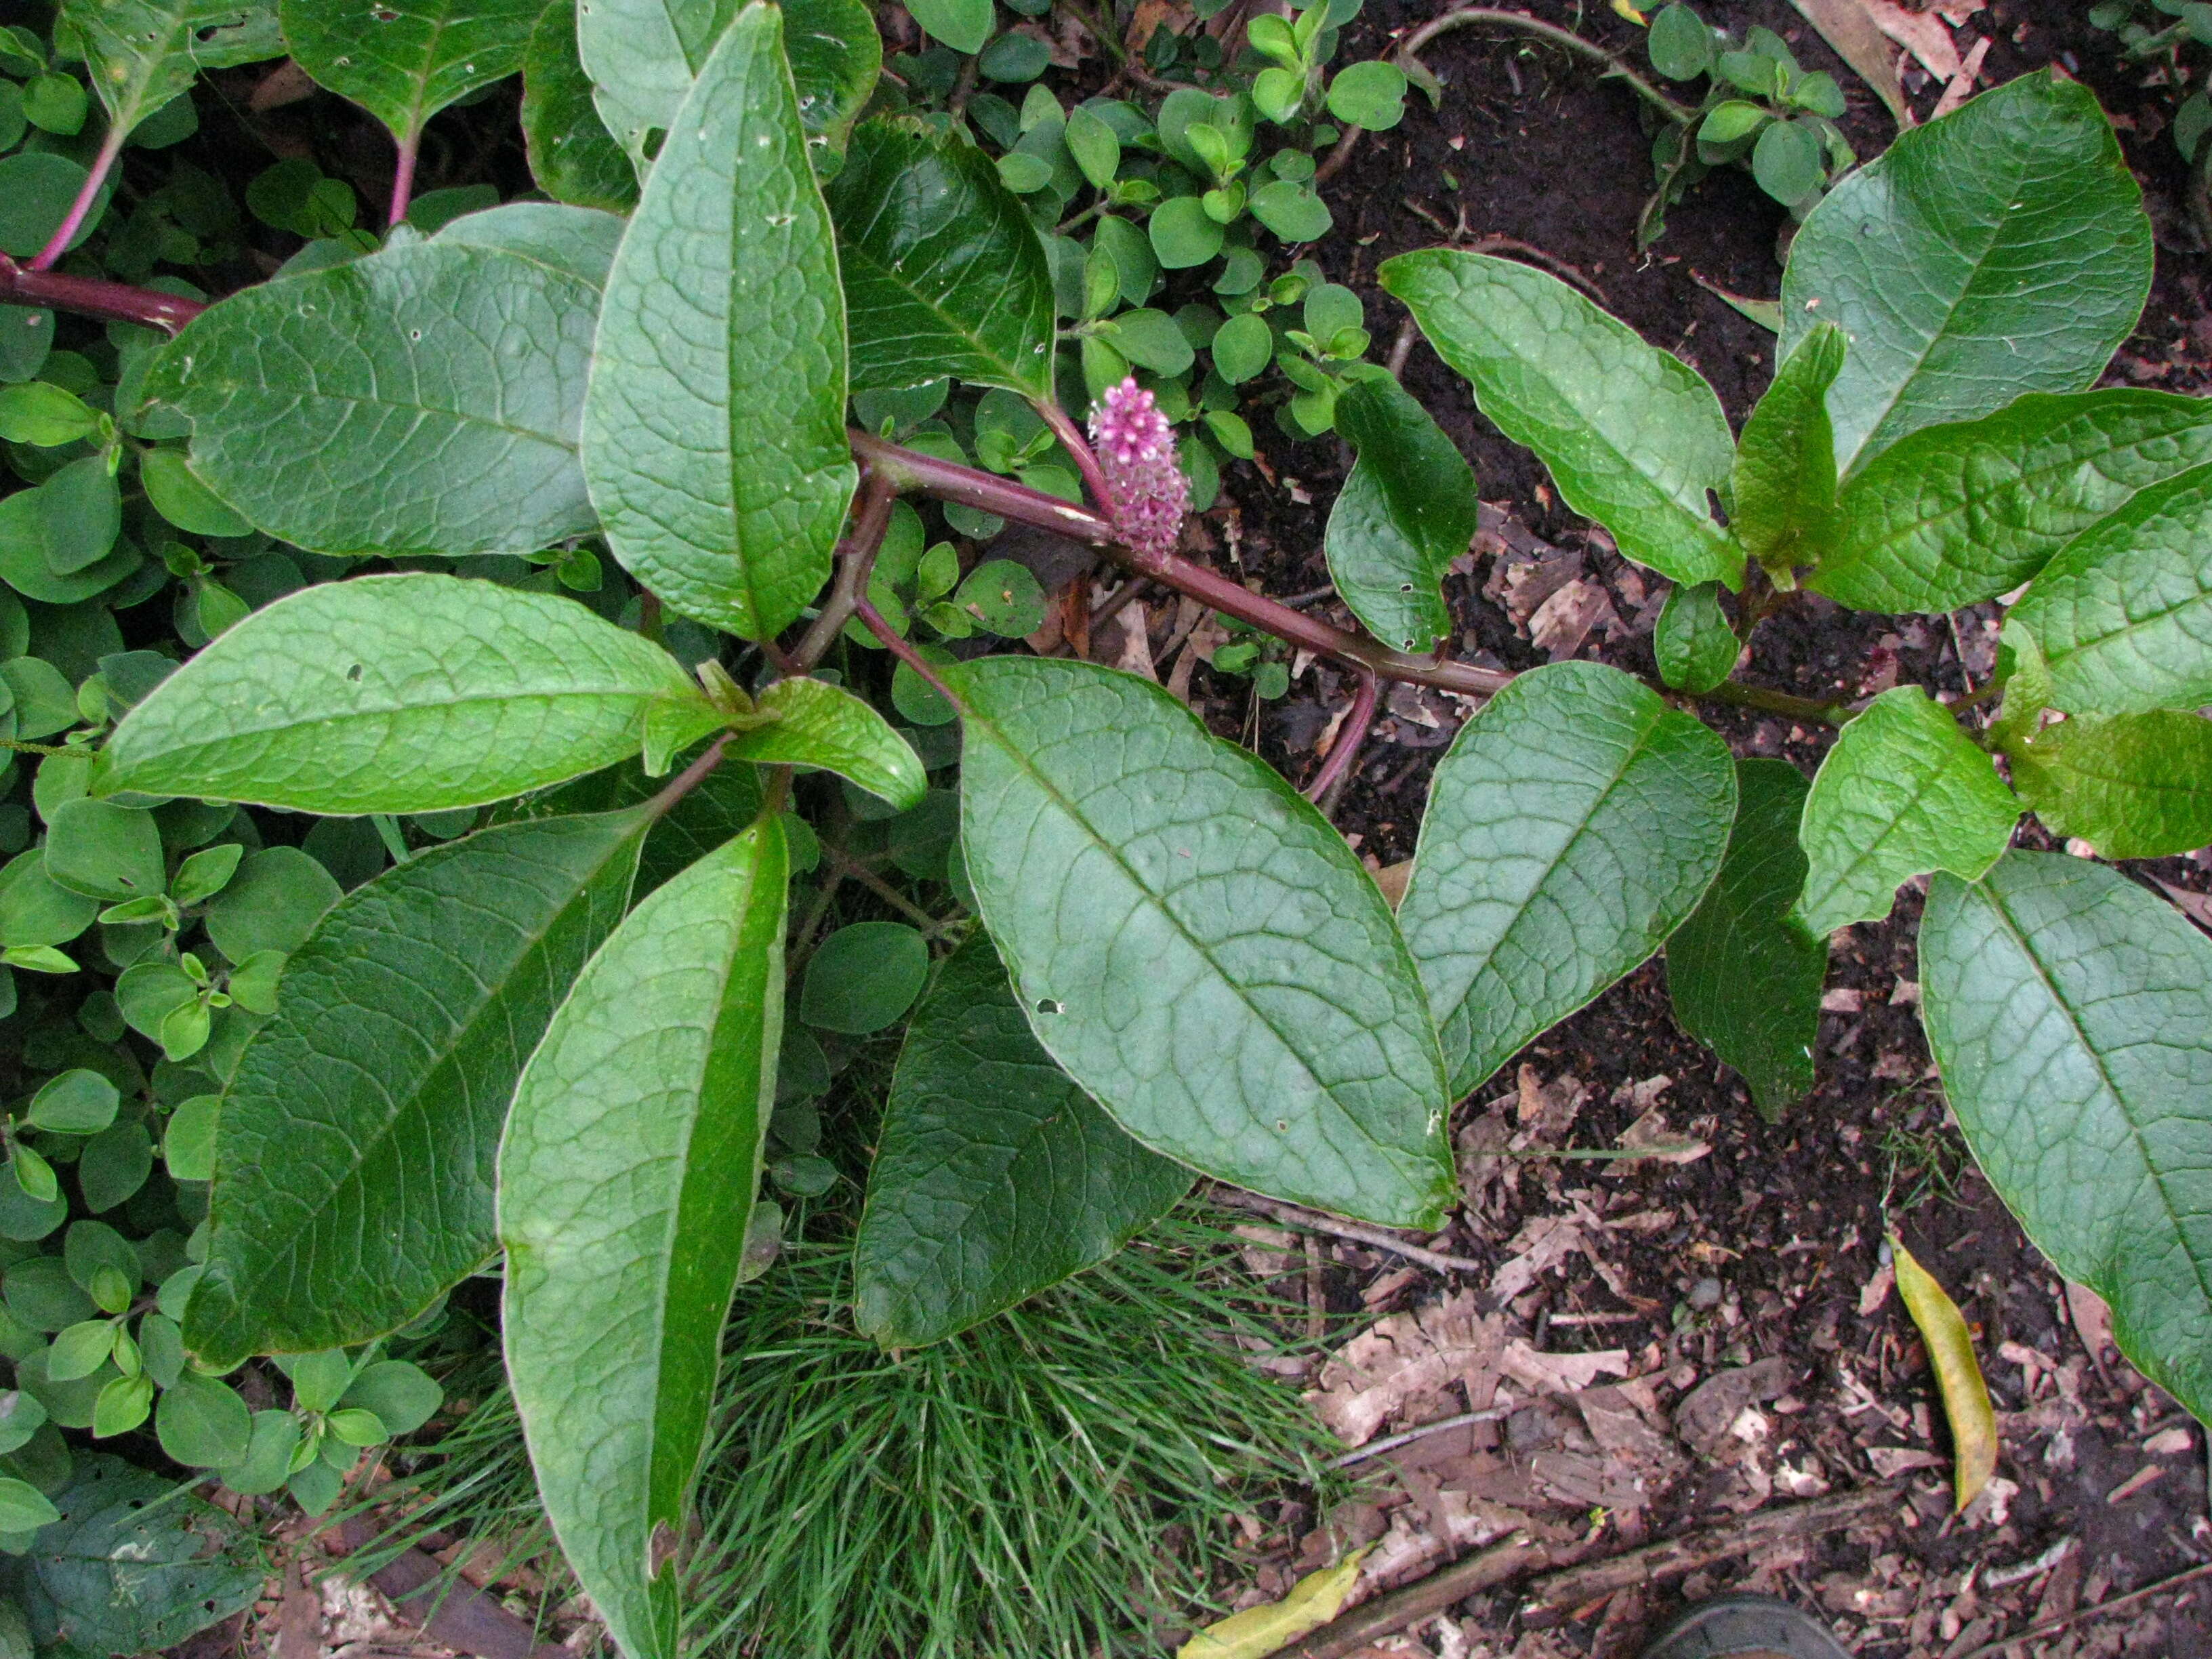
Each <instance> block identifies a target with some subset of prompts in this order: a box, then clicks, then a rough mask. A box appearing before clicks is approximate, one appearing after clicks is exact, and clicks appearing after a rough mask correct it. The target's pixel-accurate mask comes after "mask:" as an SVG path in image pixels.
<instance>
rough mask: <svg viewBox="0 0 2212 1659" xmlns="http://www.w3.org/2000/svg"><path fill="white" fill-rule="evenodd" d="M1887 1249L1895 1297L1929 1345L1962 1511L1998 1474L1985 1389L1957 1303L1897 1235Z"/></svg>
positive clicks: (1991, 1413)
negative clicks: (1891, 1260) (1901, 1300)
mask: <svg viewBox="0 0 2212 1659" xmlns="http://www.w3.org/2000/svg"><path fill="white" fill-rule="evenodd" d="M1889 1248H1890V1251H1891V1254H1892V1255H1894V1256H1895V1258H1896V1261H1897V1290H1898V1294H1899V1296H1901V1297H1904V1298H1905V1310H1906V1311H1907V1312H1908V1313H1910V1314H1911V1316H1912V1322H1913V1323H1914V1324H1915V1325H1917V1326H1918V1327H1919V1328H1920V1340H1922V1341H1923V1342H1924V1343H1926V1344H1927V1346H1928V1358H1929V1361H1930V1362H1931V1363H1932V1364H1934V1365H1935V1367H1936V1388H1937V1389H1939V1390H1940V1391H1941V1392H1942V1395H1943V1415H1944V1416H1946V1417H1948V1419H1950V1420H1951V1446H1952V1468H1951V1477H1952V1488H1953V1490H1954V1492H1957V1493H1958V1504H1957V1508H1958V1509H1961V1510H1963V1509H1965V1508H1966V1505H1967V1504H1971V1503H1972V1502H1973V1501H1974V1494H1975V1493H1977V1492H1980V1491H1981V1489H1982V1488H1983V1487H1984V1486H1986V1485H1988V1484H1989V1479H1990V1475H1992V1474H1995V1473H1996V1467H1997V1417H1996V1412H1995V1411H1994V1410H1992V1409H1991V1408H1990V1390H1989V1385H1988V1384H1987V1383H1984V1382H1983V1381H1982V1368H1981V1364H1980V1362H1978V1360H1977V1359H1976V1358H1974V1338H1973V1334H1972V1332H1970V1331H1969V1330H1967V1328H1966V1316H1965V1315H1963V1314H1961V1313H1960V1311H1959V1304H1957V1303H1955V1302H1954V1301H1952V1300H1951V1298H1950V1297H1948V1295H1946V1294H1945V1293H1944V1290H1943V1287H1942V1285H1938V1284H1937V1283H1936V1280H1935V1279H1934V1278H1933V1277H1932V1276H1931V1275H1930V1274H1929V1272H1928V1270H1927V1269H1926V1268H1925V1267H1922V1266H1921V1265H1920V1264H1919V1263H1918V1262H1917V1261H1914V1260H1913V1259H1912V1252H1911V1251H1910V1250H1908V1249H1905V1245H1904V1243H1902V1242H1901V1241H1900V1240H1899V1238H1898V1237H1897V1235H1896V1234H1895V1233H1892V1234H1891V1235H1890V1236H1889Z"/></svg>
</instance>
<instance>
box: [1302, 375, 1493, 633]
mask: <svg viewBox="0 0 2212 1659" xmlns="http://www.w3.org/2000/svg"><path fill="white" fill-rule="evenodd" d="M1336 429H1337V430H1338V431H1339V432H1340V433H1341V434H1342V435H1344V437H1345V438H1346V440H1347V441H1349V442H1350V443H1351V445H1352V447H1353V448H1354V449H1355V450H1357V451H1358V453H1359V459H1358V462H1357V463H1356V464H1355V465H1353V467H1352V476H1351V477H1348V478H1346V480H1345V481H1344V489H1343V490H1342V492H1341V493H1340V494H1339V495H1338V496H1337V498H1336V505H1335V506H1334V507H1331V508H1330V509H1329V514H1328V534H1327V536H1326V538H1325V540H1324V547H1325V549H1326V550H1327V553H1328V574H1329V575H1330V576H1331V577H1332V578H1333V579H1334V581H1335V583H1336V591H1337V595H1338V597H1339V598H1340V599H1343V601H1344V602H1345V604H1346V605H1349V606H1351V607H1352V615H1353V616H1355V617H1358V618H1359V620H1360V622H1361V623H1362V624H1363V625H1364V627H1365V628H1366V629H1367V631H1368V632H1369V633H1370V634H1372V635H1375V637H1376V639H1378V640H1381V641H1383V643H1384V644H1386V645H1389V646H1392V647H1395V648H1397V649H1398V650H1401V651H1426V650H1428V649H1429V648H1430V647H1432V646H1433V645H1435V644H1436V642H1437V641H1438V640H1440V639H1443V637H1444V636H1446V635H1449V633H1450V632H1451V613H1450V611H1447V610H1446V609H1445V608H1444V596H1443V578H1444V569H1445V567H1446V566H1448V565H1449V564H1450V563H1451V562H1452V561H1453V560H1454V559H1455V558H1457V557H1459V556H1460V555H1461V554H1462V553H1464V552H1466V551H1467V550H1468V543H1469V542H1471V541H1473V540H1474V532H1475V526H1476V520H1477V516H1478V513H1479V511H1480V507H1481V502H1480V499H1479V498H1478V497H1477V495H1475V489H1474V468H1473V467H1471V466H1469V465H1468V464H1467V459H1466V458H1465V457H1464V456H1462V454H1461V453H1459V451H1458V450H1456V449H1455V448H1454V447H1452V441H1451V440H1450V439H1449V438H1447V437H1445V436H1444V435H1443V432H1442V431H1440V430H1439V429H1438V428H1437V423H1436V422H1434V421H1432V420H1431V419H1430V418H1429V412H1428V410H1425V409H1423V408H1422V407H1421V405H1420V404H1419V403H1418V402H1416V401H1415V400H1414V398H1413V397H1412V396H1410V395H1409V394H1408V393H1407V391H1406V389H1405V388H1404V387H1403V386H1400V385H1399V384H1398V383H1397V381H1395V380H1391V379H1389V377H1388V376H1383V377H1378V378H1376V379H1371V380H1358V381H1355V382H1354V383H1353V385H1352V387H1351V389H1350V390H1349V391H1347V392H1344V393H1342V394H1341V395H1340V396H1339V397H1338V398H1337V400H1336Z"/></svg>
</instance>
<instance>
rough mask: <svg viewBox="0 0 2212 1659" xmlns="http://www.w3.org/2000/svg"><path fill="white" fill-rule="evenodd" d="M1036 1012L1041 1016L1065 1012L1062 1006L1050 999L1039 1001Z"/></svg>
mask: <svg viewBox="0 0 2212 1659" xmlns="http://www.w3.org/2000/svg"><path fill="white" fill-rule="evenodd" d="M1036 1011H1037V1012H1039V1013H1041V1014H1060V1013H1065V1012H1067V1010H1066V1007H1065V1006H1063V1005H1062V1004H1060V1003H1058V1002H1055V1001H1054V1000H1052V999H1051V998H1050V997H1046V998H1044V999H1043V1000H1042V1001H1040V1002H1039V1003H1038V1004H1037V1007H1036Z"/></svg>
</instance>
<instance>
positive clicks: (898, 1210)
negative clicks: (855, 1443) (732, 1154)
mask: <svg viewBox="0 0 2212 1659" xmlns="http://www.w3.org/2000/svg"><path fill="white" fill-rule="evenodd" d="M1190 1182H1191V1175H1190V1171H1189V1170H1187V1169H1185V1168H1184V1167H1183V1166H1182V1165H1181V1164H1174V1163H1170V1161H1169V1160H1168V1159H1166V1158H1161V1157H1159V1156H1158V1155H1157V1154H1155V1153H1152V1152H1146V1150H1145V1149H1144V1148H1143V1147H1142V1146H1139V1145H1138V1144H1137V1143H1136V1142H1135V1141H1133V1140H1132V1139H1130V1138H1129V1137H1128V1136H1127V1134H1124V1133H1122V1132H1121V1129H1120V1128H1118V1127H1115V1122H1114V1120H1113V1119H1112V1118H1110V1117H1109V1116H1108V1115H1106V1114H1105V1113H1104V1112H1103V1111H1101V1110H1100V1109H1098V1106H1097V1103H1095V1102H1093V1101H1092V1100H1091V1097H1089V1096H1088V1095H1086V1094H1085V1093H1084V1092H1083V1091H1082V1090H1080V1089H1079V1088H1077V1087H1076V1086H1075V1085H1074V1084H1073V1083H1072V1082H1070V1081H1069V1080H1068V1077H1067V1074H1066V1073H1065V1072H1063V1071H1061V1070H1060V1067H1059V1066H1055V1065H1054V1063H1053V1060H1052V1056H1051V1055H1049V1054H1046V1053H1045V1051H1044V1050H1043V1049H1042V1048H1039V1047H1038V1046H1037V1042H1036V1037H1035V1036H1032V1035H1031V1034H1030V1027H1029V1021H1028V1018H1027V1017H1026V1016H1025V1015H1024V1013H1023V1012H1022V1008H1021V1006H1020V1004H1018V1002H1017V1001H1016V1000H1015V999H1014V993H1013V987H1012V986H1011V985H1010V984H1009V983H1008V982H1007V980H1006V969H1005V968H1004V967H1003V966H1002V965H1001V964H1000V961H999V957H998V953H997V952H996V951H994V950H993V949H992V948H991V941H990V939H989V938H988V937H987V935H985V934H984V933H982V932H981V930H980V929H979V930H978V931H977V933H975V936H974V937H973V938H971V939H969V941H968V942H967V943H966V944H965V945H962V946H961V947H960V949H959V950H958V951H955V952H954V953H953V954H952V956H951V957H950V958H948V959H947V960H946V962H945V965H944V967H943V968H942V969H940V970H939V974H938V979H937V983H936V985H935V986H934V987H932V989H931V991H930V993H929V995H928V997H927V999H926V1000H924V1001H923V1003H922V1005H921V1008H920V1009H918V1010H917V1011H916V1012H915V1017H914V1019H913V1022H912V1023H911V1024H909V1025H908V1027H907V1035H906V1043H905V1046H904V1047H903V1048H901V1049H900V1050H899V1060H898V1068H897V1070H896V1072H894V1073H892V1076H891V1090H890V1103H889V1104H888V1105H887V1106H886V1107H885V1109H884V1120H883V1127H881V1128H880V1129H879V1130H878V1132H877V1138H876V1156H875V1160H874V1162H873V1163H872V1164H871V1165H870V1166H869V1171H868V1206H867V1210H866V1213H865V1214H864V1215H863V1216H862V1218H861V1220H860V1237H859V1238H858V1240H857V1241H856V1243H855V1244H854V1321H855V1322H856V1323H857V1324H858V1326H859V1328H860V1330H861V1331H862V1332H864V1333H865V1334H867V1335H870V1336H872V1337H874V1338H875V1339H876V1340H877V1341H878V1342H880V1343H882V1344H883V1345H884V1346H886V1347H892V1348H908V1347H918V1346H922V1345H923V1344H926V1343H930V1342H935V1341H939V1340H942V1339H943V1338H945V1337H948V1336H951V1335H953V1334H955V1333H957V1332H959V1331H963V1330H965V1329H967V1328H968V1327H969V1326H970V1325H973V1324H975V1323H977V1322H979V1321H981V1320H984V1319H987V1318H989V1317H990V1316H992V1315H993V1314H994V1313H997V1312H999V1311H1000V1310H1002V1309H1006V1308H1010V1307H1012V1306H1013V1305H1014V1304H1016V1303H1018V1302H1021V1301H1024V1300H1025V1299H1026V1298H1028V1297H1031V1296H1034V1295H1036V1293H1037V1292H1038V1291H1041V1290H1043V1289H1045V1288H1046V1287H1047V1286H1048V1285H1055V1284H1058V1283H1059V1282H1060V1280H1061V1279H1065V1278H1066V1277H1067V1276H1068V1275H1069V1274H1070V1273H1080V1272H1081V1271H1082V1270H1083V1269H1084V1268H1085V1267H1090V1266H1091V1265H1092V1264H1093V1263H1095V1262H1098V1261H1104V1260H1105V1259H1106V1258H1107V1257H1108V1256H1109V1255H1113V1254H1114V1252H1115V1251H1116V1250H1118V1249H1121V1246H1122V1245H1124V1244H1126V1243H1128V1241H1129V1240H1130V1239H1131V1238H1132V1237H1134V1236H1135V1235H1136V1234H1137V1233H1138V1232H1139V1231H1141V1230H1142V1229H1143V1228H1145V1227H1146V1225H1149V1224H1150V1223H1152V1221H1154V1220H1157V1219H1158V1218H1159V1217H1160V1216H1162V1215H1164V1214H1165V1213H1166V1212H1168V1211H1169V1210H1170V1209H1172V1208H1173V1207H1174V1206H1175V1204H1176V1200H1179V1199H1180V1198H1182V1195H1183V1194H1184V1193H1186V1192H1187V1191H1188V1190H1189V1188H1190Z"/></svg>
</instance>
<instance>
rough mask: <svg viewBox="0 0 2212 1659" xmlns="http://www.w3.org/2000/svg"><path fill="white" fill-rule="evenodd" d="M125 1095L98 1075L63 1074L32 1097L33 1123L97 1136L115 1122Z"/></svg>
mask: <svg viewBox="0 0 2212 1659" xmlns="http://www.w3.org/2000/svg"><path fill="white" fill-rule="evenodd" d="M121 1100H122V1096H121V1095H120V1094H119V1093H118V1092H117V1091H116V1087H115V1085H114V1084H112V1083H111V1082H110V1081H108V1079H106V1078H105V1077H103V1076H101V1075H100V1073H98V1072H93V1071H87V1070H85V1069H84V1068H82V1066H80V1067H78V1068H77V1069H76V1070H75V1071H69V1072H64V1073H62V1074H61V1075H60V1076H59V1077H57V1078H54V1079H52V1080H51V1081H49V1082H48V1083H47V1084H46V1086H45V1087H44V1088H42V1089H40V1091H39V1092H38V1093H37V1094H35V1095H33V1096H32V1097H31V1110H30V1119H31V1121H32V1122H33V1123H35V1124H37V1125H38V1126H39V1127H40V1128H41V1129H52V1130H55V1131H56V1132H58V1133H63V1134H73V1135H90V1134H98V1133H100V1131H101V1130H102V1129H105V1128H106V1127H107V1126H108V1125H109V1124H111V1123H112V1122H114V1121H115V1110H116V1107H117V1106H118V1104H119V1103H120V1102H121Z"/></svg>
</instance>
